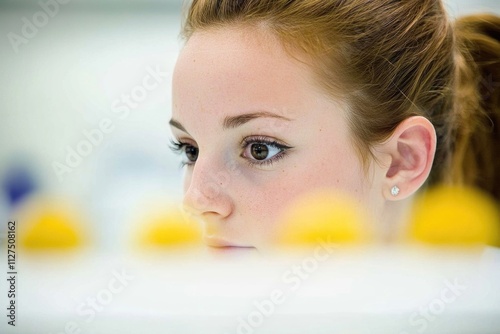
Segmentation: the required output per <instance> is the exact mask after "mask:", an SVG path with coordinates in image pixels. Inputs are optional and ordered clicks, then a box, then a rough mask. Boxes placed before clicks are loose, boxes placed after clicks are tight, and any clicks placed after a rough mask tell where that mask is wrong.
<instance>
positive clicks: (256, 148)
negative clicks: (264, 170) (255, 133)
mask: <svg viewBox="0 0 500 334" xmlns="http://www.w3.org/2000/svg"><path fill="white" fill-rule="evenodd" d="M268 153H269V150H268V149H267V146H266V145H263V144H253V145H252V157H254V158H255V159H257V160H264V159H265V158H267V155H268Z"/></svg>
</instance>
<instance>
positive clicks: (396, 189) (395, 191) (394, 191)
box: [391, 186, 399, 197]
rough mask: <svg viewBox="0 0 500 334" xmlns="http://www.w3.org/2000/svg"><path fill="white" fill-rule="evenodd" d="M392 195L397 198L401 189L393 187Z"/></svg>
mask: <svg viewBox="0 0 500 334" xmlns="http://www.w3.org/2000/svg"><path fill="white" fill-rule="evenodd" d="M391 194H392V196H394V197H396V196H397V195H398V194H399V188H398V186H394V187H392V189H391Z"/></svg>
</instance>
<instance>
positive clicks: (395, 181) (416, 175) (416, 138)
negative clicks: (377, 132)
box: [379, 116, 436, 200]
mask: <svg viewBox="0 0 500 334" xmlns="http://www.w3.org/2000/svg"><path fill="white" fill-rule="evenodd" d="M379 150H381V151H382V152H384V153H386V154H387V155H388V156H389V157H390V158H389V159H390V163H389V164H388V166H389V167H388V168H387V165H386V167H385V168H386V172H385V177H384V180H383V182H382V186H383V195H384V197H385V199H387V200H400V199H405V198H407V197H409V196H411V195H412V194H413V193H415V192H416V191H417V190H418V189H419V188H420V187H421V186H422V185H423V184H424V182H425V181H426V180H427V178H428V176H429V173H430V171H431V168H432V162H433V161H434V154H435V153H436V131H435V129H434V126H433V125H432V123H431V122H430V121H429V120H428V119H427V118H425V117H421V116H413V117H409V118H407V119H406V120H404V121H403V122H401V123H400V124H399V125H398V126H397V127H396V129H395V130H394V132H393V134H392V135H391V137H390V138H389V139H388V140H387V141H385V142H384V143H382V144H381V145H380V146H379ZM394 186H396V187H398V188H399V193H398V194H397V195H393V194H392V193H391V190H392V189H393V187H394Z"/></svg>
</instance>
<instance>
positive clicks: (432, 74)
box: [181, 0, 500, 200]
mask: <svg viewBox="0 0 500 334" xmlns="http://www.w3.org/2000/svg"><path fill="white" fill-rule="evenodd" d="M232 26H240V27H249V28H254V29H261V28H262V27H264V28H265V30H266V31H268V32H270V33H272V34H274V36H276V37H278V40H279V41H280V42H281V44H282V46H283V47H284V49H285V50H286V51H287V52H288V53H289V54H290V55H291V56H292V57H294V58H296V56H297V55H302V56H306V58H300V59H310V61H309V62H308V65H309V67H310V68H311V70H312V72H313V74H314V76H315V79H316V83H317V84H318V87H320V88H321V89H322V90H324V91H325V92H326V93H327V94H330V95H331V96H332V97H335V96H336V97H338V96H339V95H338V94H341V96H342V97H343V98H344V99H345V101H347V104H348V106H349V111H350V112H349V113H348V114H349V116H348V122H349V125H350V127H351V130H352V133H353V138H354V143H355V147H356V148H357V149H358V151H359V153H360V157H361V159H362V161H363V163H364V164H365V165H366V162H367V159H368V157H369V156H370V155H371V156H372V157H373V154H372V151H371V149H370V148H371V147H373V144H376V143H380V142H383V141H384V140H386V139H387V138H389V137H390V135H391V134H392V132H393V131H394V129H395V128H396V127H397V126H398V124H399V123H401V122H402V121H403V120H405V119H407V118H408V117H411V116H416V115H420V116H424V117H426V118H427V119H429V121H431V123H432V124H433V125H434V127H435V129H436V134H437V147H436V154H435V157H434V163H433V167H432V170H431V174H430V176H429V179H428V184H429V185H432V184H434V183H437V182H444V183H452V184H460V185H468V186H477V187H480V188H482V189H484V190H485V191H487V192H489V193H490V194H492V195H493V196H495V197H496V198H497V199H499V200H500V154H498V148H497V147H499V144H500V130H499V126H500V101H499V100H500V66H499V65H500V64H499V63H500V18H499V17H497V16H495V15H492V14H482V15H474V16H468V17H464V18H461V19H458V20H456V21H455V22H453V21H452V20H450V19H449V17H448V15H447V13H446V10H445V8H444V6H443V4H442V2H441V1H440V0H406V1H400V0H191V2H190V5H189V6H188V7H187V15H186V17H185V20H184V21H183V25H182V31H181V37H182V38H183V39H184V40H185V41H186V42H187V41H188V40H189V38H190V37H191V35H192V34H193V33H195V32H196V31H202V30H213V29H220V28H227V27H232ZM296 59H299V58H296Z"/></svg>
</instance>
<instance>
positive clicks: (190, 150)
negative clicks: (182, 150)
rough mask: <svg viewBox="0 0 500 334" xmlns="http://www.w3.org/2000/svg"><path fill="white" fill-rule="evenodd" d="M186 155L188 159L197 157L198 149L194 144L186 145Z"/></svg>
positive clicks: (194, 159)
mask: <svg viewBox="0 0 500 334" xmlns="http://www.w3.org/2000/svg"><path fill="white" fill-rule="evenodd" d="M186 156H187V158H188V159H189V160H190V161H196V159H197V158H198V149H197V148H196V147H194V146H188V147H186Z"/></svg>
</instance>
